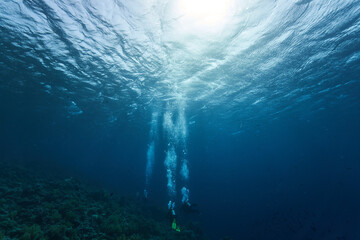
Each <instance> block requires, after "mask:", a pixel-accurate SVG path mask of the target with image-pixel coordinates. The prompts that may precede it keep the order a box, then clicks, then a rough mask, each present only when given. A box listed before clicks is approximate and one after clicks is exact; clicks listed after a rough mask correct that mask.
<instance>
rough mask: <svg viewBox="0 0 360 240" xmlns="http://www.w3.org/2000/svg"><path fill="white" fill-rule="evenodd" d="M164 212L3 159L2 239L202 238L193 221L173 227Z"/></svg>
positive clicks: (0, 171)
mask: <svg viewBox="0 0 360 240" xmlns="http://www.w3.org/2000/svg"><path fill="white" fill-rule="evenodd" d="M166 215H167V213H166V211H165V210H161V209H157V208H154V207H150V206H147V205H146V204H143V203H141V202H140V201H136V200H130V199H127V198H124V197H121V196H118V195H116V194H112V193H109V192H107V191H105V190H100V189H96V190H94V189H93V188H92V187H89V186H88V185H85V184H83V183H82V182H80V181H78V180H76V179H74V178H59V177H49V176H48V177H45V176H43V175H41V174H39V173H37V172H34V171H32V170H29V169H27V168H24V167H21V166H14V165H11V164H8V163H3V162H0V240H10V239H20V240H43V239H51V240H62V239H64V240H65V239H69V240H77V239H93V240H95V239H103V240H107V239H109V240H110V239H111V240H112V239H114V240H142V239H147V240H172V239H174V240H185V239H186V240H195V239H199V240H200V239H203V237H202V234H201V231H200V229H199V228H198V227H197V225H195V224H191V223H190V224H187V225H181V232H176V231H174V230H172V228H171V224H170V223H169V219H168V218H167V217H166Z"/></svg>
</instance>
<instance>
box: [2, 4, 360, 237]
mask: <svg viewBox="0 0 360 240" xmlns="http://www.w3.org/2000/svg"><path fill="white" fill-rule="evenodd" d="M183 2H186V1H185V0H183ZM219 2H220V3H221V4H220V5H214V6H215V7H211V6H212V4H216V3H217V1H215V0H214V1H208V2H207V3H206V4H205V3H204V1H200V0H198V1H195V0H194V1H193V3H192V5H191V6H197V5H199V4H200V5H199V6H200V9H202V10H199V9H195V8H194V9H193V10H192V11H188V10H186V9H187V8H191V7H189V6H187V8H185V7H184V6H182V5H181V4H180V3H181V1H180V0H179V1H176V0H173V1H162V0H158V1H155V0H153V1H117V0H107V1H91V0H82V1H80V0H71V1H63V0H53V1H51V0H23V1H15V0H12V1H10V0H4V1H2V2H1V3H0V110H1V115H0V157H1V159H3V160H6V161H17V162H22V163H24V164H33V165H39V166H41V167H42V168H44V169H47V168H49V169H51V170H52V171H54V170H55V171H62V172H64V174H68V175H78V176H79V177H81V178H83V179H87V180H88V181H90V182H92V183H93V184H98V185H100V186H103V187H105V188H108V189H111V190H112V191H118V192H120V193H122V194H124V195H127V196H131V197H136V196H137V195H142V193H143V190H144V189H147V191H148V192H149V202H151V203H152V204H156V205H159V206H164V208H165V207H166V206H167V203H168V201H169V200H175V201H176V203H177V206H178V207H177V210H178V208H179V206H180V204H181V200H182V194H181V188H182V187H183V186H185V187H186V188H188V189H189V193H190V195H189V200H190V202H191V203H196V204H198V209H199V210H200V213H199V214H194V215H193V216H188V217H187V219H188V220H189V219H190V220H196V221H199V222H200V224H201V226H202V227H203V230H204V232H205V234H206V236H207V239H221V238H222V237H224V236H229V237H232V238H233V239H277V240H279V239H287V240H288V239H299V240H300V239H335V240H344V239H347V240H356V239H360V205H359V203H360V38H359V36H360V1H331V2H327V1H322V0H318V1H317V0H313V1H311V0H309V1H304V0H303V1H292V2H291V1H274V0H272V1H270V0H266V1H245V0H244V1H240V0H236V1H235V0H234V1H219ZM224 4H225V5H224ZM226 4H227V5H226ZM199 6H198V7H199ZM224 6H225V7H224ZM220 10H221V11H220ZM152 144H153V147H151V146H152ZM152 156H153V158H152ZM149 161H150V162H149ZM151 163H152V164H151ZM147 166H148V167H147ZM149 169H150V170H151V171H150V170H149ZM184 169H185V170H184ZM186 170H188V174H187V171H186ZM184 221H185V220H184Z"/></svg>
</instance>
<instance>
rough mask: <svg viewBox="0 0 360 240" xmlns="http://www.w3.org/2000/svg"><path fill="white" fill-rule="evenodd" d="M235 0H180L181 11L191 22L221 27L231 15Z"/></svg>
mask: <svg viewBox="0 0 360 240" xmlns="http://www.w3.org/2000/svg"><path fill="white" fill-rule="evenodd" d="M232 2H233V0H179V7H180V9H179V10H180V12H181V14H182V16H183V17H184V18H186V20H187V21H188V22H190V24H194V25H197V26H198V27H199V26H201V27H209V28H211V27H219V26H221V25H223V24H224V22H225V21H226V19H227V18H228V17H229V15H230V11H231V7H232Z"/></svg>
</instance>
